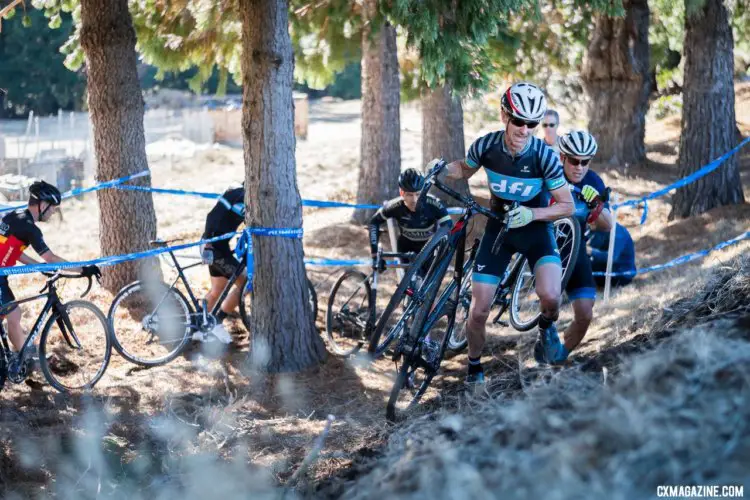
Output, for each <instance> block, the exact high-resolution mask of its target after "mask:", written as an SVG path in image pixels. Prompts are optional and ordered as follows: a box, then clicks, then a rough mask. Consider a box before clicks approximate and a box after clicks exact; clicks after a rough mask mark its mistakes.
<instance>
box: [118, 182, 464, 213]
mask: <svg viewBox="0 0 750 500" xmlns="http://www.w3.org/2000/svg"><path fill="white" fill-rule="evenodd" d="M114 187H116V188H117V189H122V190H126V191H149V192H152V193H160V194H173V195H178V196H197V197H200V198H207V199H211V200H216V199H218V198H221V194H219V193H207V192H205V191H187V190H183V189H164V188H155V187H147V186H130V185H122V186H120V185H118V186H114ZM302 206H303V207H310V208H358V209H366V210H377V209H378V208H381V207H382V205H359V204H357V203H344V202H341V201H323V200H302ZM448 213H449V214H462V213H463V208H449V209H448Z"/></svg>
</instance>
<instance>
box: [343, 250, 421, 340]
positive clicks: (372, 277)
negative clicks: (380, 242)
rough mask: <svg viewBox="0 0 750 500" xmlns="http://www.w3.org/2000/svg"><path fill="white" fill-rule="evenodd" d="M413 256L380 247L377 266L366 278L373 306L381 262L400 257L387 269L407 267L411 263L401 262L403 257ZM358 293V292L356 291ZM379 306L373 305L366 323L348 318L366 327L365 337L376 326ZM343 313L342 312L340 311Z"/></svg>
mask: <svg viewBox="0 0 750 500" xmlns="http://www.w3.org/2000/svg"><path fill="white" fill-rule="evenodd" d="M410 256H413V255H412V254H411V253H409V252H407V253H402V252H384V251H383V250H382V249H381V248H379V249H378V253H377V257H376V260H375V261H376V263H377V264H376V267H375V269H373V270H372V271H371V272H370V274H369V275H367V277H366V278H365V281H369V282H370V297H369V300H370V301H371V303H372V304H373V306H374V305H375V304H376V303H377V293H378V275H379V274H380V273H379V272H378V271H377V269H378V268H379V267H380V263H381V262H382V261H383V259H399V263H398V264H386V265H385V267H386V269H388V268H406V267H408V266H409V264H404V263H402V262H401V260H402V259H404V258H405V257H410ZM355 293H356V292H355ZM353 296H354V294H352V295H351V296H350V297H349V298H348V299H347V300H346V302H344V304H347V303H348V302H349V300H351V298H352V297H353ZM376 309H377V307H373V308H372V310H371V311H370V315H369V316H368V318H367V321H366V322H365V324H364V325H361V323H359V322H358V321H357V319H358V318H347V319H348V320H351V321H352V322H353V323H355V324H357V325H358V326H360V325H361V327H362V328H363V329H364V337H365V338H367V337H368V336H369V335H370V333H371V332H372V329H373V328H374V326H375V322H376V319H377V312H376ZM340 314H341V313H340Z"/></svg>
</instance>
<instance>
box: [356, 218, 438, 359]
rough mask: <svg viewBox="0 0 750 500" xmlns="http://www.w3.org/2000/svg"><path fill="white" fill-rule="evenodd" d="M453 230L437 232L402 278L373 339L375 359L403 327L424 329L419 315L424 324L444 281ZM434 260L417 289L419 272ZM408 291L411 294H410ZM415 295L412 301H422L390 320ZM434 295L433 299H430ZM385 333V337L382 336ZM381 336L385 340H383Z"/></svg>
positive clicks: (410, 302) (379, 319)
mask: <svg viewBox="0 0 750 500" xmlns="http://www.w3.org/2000/svg"><path fill="white" fill-rule="evenodd" d="M449 232H450V230H449V229H448V228H440V229H439V230H438V232H437V233H435V235H434V236H433V237H432V239H430V240H429V241H428V242H427V244H426V245H425V246H424V247H423V248H422V251H421V252H419V254H417V257H416V258H415V259H414V261H413V262H412V263H411V265H410V266H409V268H408V269H407V270H406V272H405V273H404V277H403V278H402V279H401V282H400V283H399V285H398V287H397V288H396V291H395V292H394V294H393V296H392V297H391V299H390V301H389V302H388V305H387V306H386V308H385V310H384V311H383V313H382V314H381V315H380V318H378V322H377V325H376V326H375V331H373V333H372V336H371V337H370V345H369V348H368V352H369V353H370V354H371V355H372V357H373V358H377V357H379V356H381V355H382V354H383V353H384V352H385V351H386V350H387V349H388V346H389V345H390V344H391V342H393V340H394V339H396V337H398V336H399V335H401V333H402V330H403V329H404V328H410V329H414V330H418V329H419V328H421V324H417V323H419V321H412V320H417V319H418V318H417V316H418V315H420V316H421V321H422V322H423V321H424V319H425V318H426V313H427V312H428V310H429V307H430V306H431V305H432V300H434V298H435V295H437V292H438V289H439V288H440V284H441V283H442V281H443V277H444V276H445V272H446V271H447V269H448V264H449V263H450V258H451V257H452V255H453V252H452V251H450V250H451V249H449V248H448V236H449ZM430 259H432V262H431V264H430V267H429V269H428V271H427V273H425V276H424V278H423V279H422V284H421V285H420V286H419V287H418V289H417V290H414V288H417V287H414V285H413V283H415V282H416V277H417V274H418V273H419V271H420V269H421V268H422V266H424V265H426V263H427V262H428V261H429V260H430ZM407 290H409V293H407ZM410 294H411V295H412V299H415V298H419V299H418V300H410V301H409V304H408V305H407V306H406V307H405V308H404V309H403V311H404V312H403V313H402V314H401V316H400V317H399V318H398V319H396V320H395V321H394V320H393V319H392V318H391V316H393V313H394V311H396V309H397V306H398V305H399V304H401V302H402V301H403V300H404V299H405V298H406V297H408V296H410ZM430 295H431V296H432V298H431V300H430V297H429V296H430ZM428 301H429V305H428V306H427V308H426V309H427V311H422V312H421V313H420V310H421V309H422V303H427V302H428ZM384 333H385V334H386V335H385V336H384V337H383V334H384ZM381 337H382V341H381Z"/></svg>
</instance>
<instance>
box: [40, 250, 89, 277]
mask: <svg viewBox="0 0 750 500" xmlns="http://www.w3.org/2000/svg"><path fill="white" fill-rule="evenodd" d="M40 257H41V258H42V260H44V262H47V263H48V264H57V263H62V262H68V261H67V260H65V259H63V258H62V257H60V256H59V255H57V254H55V253H54V252H52V250H47V251H46V252H44V253H43V254H41V255H40ZM27 258H29V259H30V257H27ZM66 270H67V271H70V272H73V273H80V274H81V275H83V276H85V277H92V276H96V277H97V278H99V277H101V275H102V272H101V270H100V269H99V266H97V265H90V266H83V267H72V268H68V269H66Z"/></svg>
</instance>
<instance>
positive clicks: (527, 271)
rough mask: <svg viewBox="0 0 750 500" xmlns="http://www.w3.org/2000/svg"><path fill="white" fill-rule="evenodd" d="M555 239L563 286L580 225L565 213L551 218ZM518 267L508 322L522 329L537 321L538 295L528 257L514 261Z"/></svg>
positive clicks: (575, 251) (575, 250)
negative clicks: (563, 216)
mask: <svg viewBox="0 0 750 500" xmlns="http://www.w3.org/2000/svg"><path fill="white" fill-rule="evenodd" d="M554 229H555V241H556V242H557V248H558V249H559V250H560V261H561V262H562V285H561V289H563V290H564V289H565V285H567V284H568V280H570V276H571V275H572V274H573V268H574V266H575V263H576V257H577V256H578V249H579V247H580V245H581V226H580V225H579V224H578V221H576V220H575V219H573V218H570V217H566V218H564V219H558V220H556V221H555V222H554ZM516 265H518V266H521V267H520V271H519V272H518V274H517V276H516V280H515V283H514V284H513V294H512V296H511V302H510V324H511V325H513V328H515V329H516V330H518V331H519V332H526V331H529V330H531V329H532V328H534V327H535V326H536V325H537V323H538V322H539V316H540V312H539V297H538V296H537V294H536V280H535V279H534V273H533V272H532V270H531V268H530V267H529V263H528V261H527V260H526V259H525V258H523V259H521V260H519V261H518V262H517V264H516Z"/></svg>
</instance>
